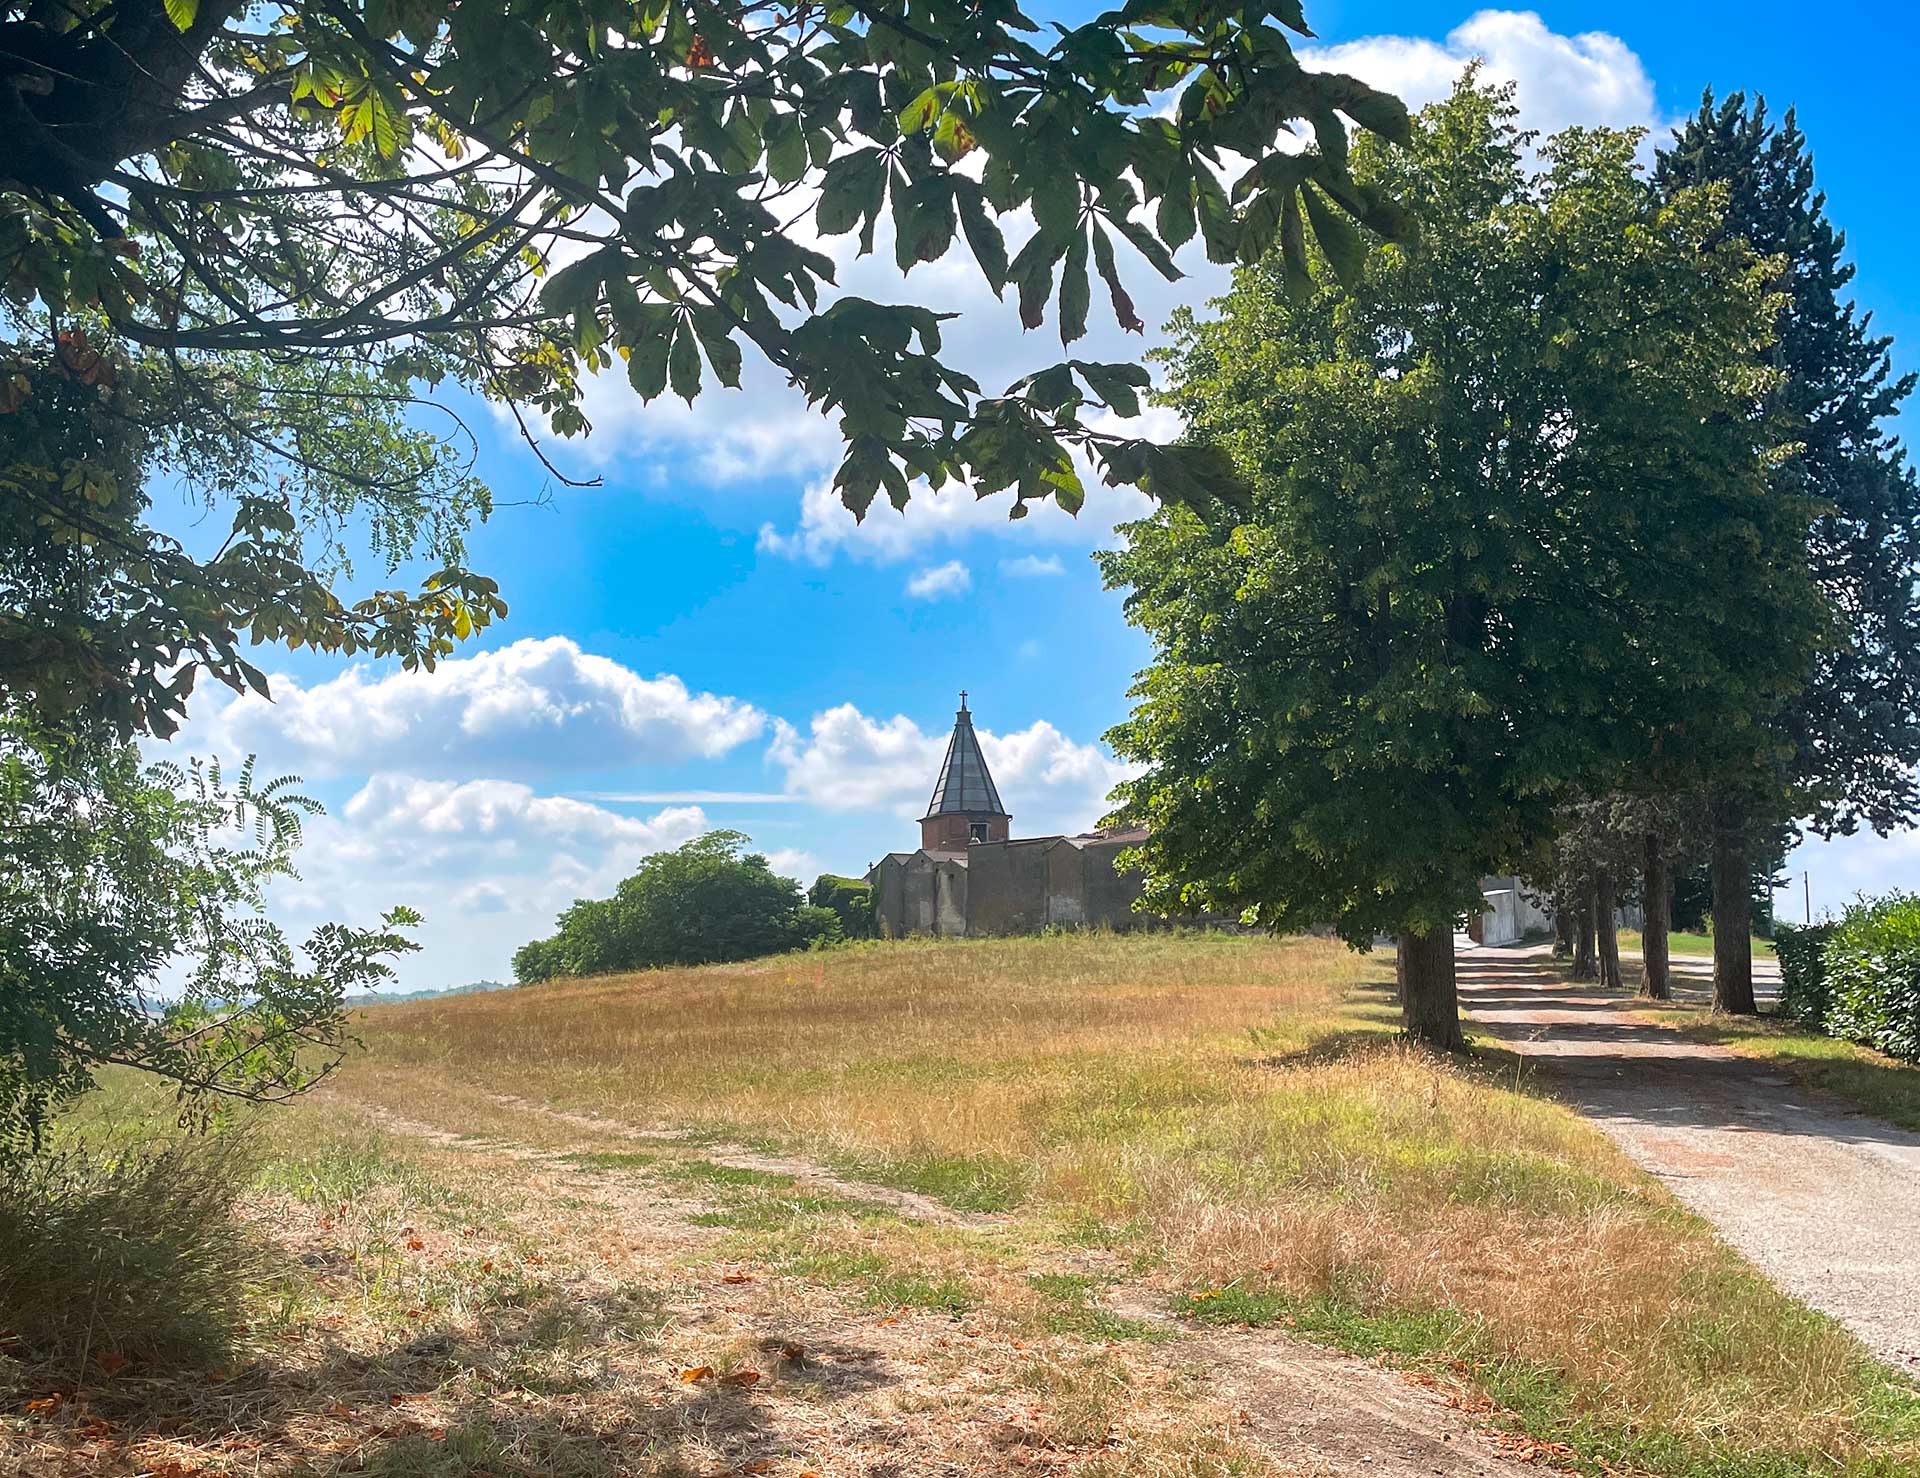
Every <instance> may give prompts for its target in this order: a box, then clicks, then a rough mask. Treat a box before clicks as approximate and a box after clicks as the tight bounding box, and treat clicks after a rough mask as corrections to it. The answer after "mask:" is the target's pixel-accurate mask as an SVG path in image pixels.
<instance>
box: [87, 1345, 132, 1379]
mask: <svg viewBox="0 0 1920 1478" xmlns="http://www.w3.org/2000/svg"><path fill="white" fill-rule="evenodd" d="M93 1363H94V1364H95V1365H98V1366H99V1367H100V1369H101V1372H102V1373H103V1374H106V1375H118V1374H119V1373H120V1372H121V1371H123V1370H125V1369H126V1368H127V1367H128V1366H129V1365H131V1364H133V1362H132V1361H131V1360H129V1359H128V1358H127V1357H126V1356H125V1355H123V1354H121V1353H120V1352H119V1351H118V1350H102V1351H101V1352H100V1353H99V1354H97V1355H95V1356H94V1357H93Z"/></svg>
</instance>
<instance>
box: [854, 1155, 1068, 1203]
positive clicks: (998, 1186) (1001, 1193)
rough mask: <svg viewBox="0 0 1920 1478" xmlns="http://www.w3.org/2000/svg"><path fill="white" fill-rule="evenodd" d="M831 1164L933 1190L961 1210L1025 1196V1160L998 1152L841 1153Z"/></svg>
mask: <svg viewBox="0 0 1920 1478" xmlns="http://www.w3.org/2000/svg"><path fill="white" fill-rule="evenodd" d="M832 1164H833V1168H834V1169H835V1170H838V1171H839V1172H840V1173H841V1174H843V1175H847V1176H851V1177H853V1178H855V1179H858V1180H870V1181H872V1182H873V1183H874V1184H875V1185H885V1186H892V1187H893V1188H894V1189H895V1190H900V1191H913V1192H915V1193H917V1194H919V1195H922V1196H931V1197H932V1198H933V1199H934V1200H936V1201H938V1202H940V1203H941V1204H942V1205H945V1206H951V1207H953V1208H955V1209H956V1210H959V1211H1011V1210H1013V1209H1014V1208H1015V1207H1017V1206H1019V1205H1020V1204H1021V1203H1022V1202H1024V1201H1025V1200H1026V1199H1027V1193H1028V1190H1029V1188H1030V1181H1031V1177H1030V1175H1029V1173H1028V1171H1027V1169H1026V1168H1025V1167H1024V1166H1021V1165H1018V1164H1015V1163H1014V1162H1013V1161H1012V1160H1007V1159H1003V1158H1001V1157H1000V1156H998V1155H936V1154H931V1153H929V1154H920V1155H905V1156H895V1157H889V1158H885V1159H874V1158H866V1157H855V1156H846V1155H839V1156H835V1157H834V1159H833V1161H832Z"/></svg>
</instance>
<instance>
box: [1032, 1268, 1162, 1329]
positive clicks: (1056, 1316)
mask: <svg viewBox="0 0 1920 1478" xmlns="http://www.w3.org/2000/svg"><path fill="white" fill-rule="evenodd" d="M1027 1286H1028V1287H1029V1288H1031V1289H1033V1291H1034V1292H1035V1293H1037V1294H1039V1295H1040V1297H1041V1301H1042V1302H1041V1312H1040V1326H1041V1328H1043V1329H1044V1330H1046V1332H1047V1333H1048V1334H1064V1335H1071V1336H1073V1337H1074V1338H1076V1339H1087V1340H1096V1341H1098V1342H1100V1343H1102V1344H1114V1343H1117V1342H1119V1341H1121V1340H1160V1339H1167V1338H1169V1337H1170V1336H1171V1331H1169V1330H1167V1329H1165V1328H1163V1327H1162V1326H1160V1325H1158V1324H1150V1323H1148V1322H1147V1321H1146V1320H1144V1319H1128V1318H1126V1317H1124V1316H1122V1315H1120V1314H1116V1313H1114V1312H1113V1311H1112V1310H1111V1309H1104V1308H1102V1307H1100V1305H1099V1303H1098V1302H1097V1299H1098V1294H1099V1290H1100V1288H1101V1287H1102V1286H1103V1285H1102V1284H1101V1283H1100V1282H1098V1281H1097V1280H1095V1279H1093V1278H1090V1277H1088V1276H1086V1275H1085V1274H1082V1273H1037V1274H1035V1275H1034V1276H1032V1277H1030V1278H1028V1279H1027Z"/></svg>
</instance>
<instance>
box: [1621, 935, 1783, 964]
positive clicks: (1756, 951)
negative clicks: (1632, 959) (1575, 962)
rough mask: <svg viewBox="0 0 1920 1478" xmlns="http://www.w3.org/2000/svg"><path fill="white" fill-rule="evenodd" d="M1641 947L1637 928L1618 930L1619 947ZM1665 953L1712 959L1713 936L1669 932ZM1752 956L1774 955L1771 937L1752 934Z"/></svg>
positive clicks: (1767, 957) (1770, 956)
mask: <svg viewBox="0 0 1920 1478" xmlns="http://www.w3.org/2000/svg"><path fill="white" fill-rule="evenodd" d="M1641 947H1642V945H1641V938H1640V931H1639V930H1638V929H1622V930H1621V931H1620V948H1622V949H1639V948H1641ZM1667 953H1668V954H1670V955H1704V956H1706V957H1707V958H1708V959H1712V958H1713V936H1712V935H1711V934H1669V935H1668V936H1667ZM1753 957H1754V958H1755V959H1756V960H1770V959H1772V958H1773V957H1774V954H1773V941H1772V940H1771V939H1762V938H1761V937H1760V936H1759V935H1758V934H1756V935H1754V936H1753Z"/></svg>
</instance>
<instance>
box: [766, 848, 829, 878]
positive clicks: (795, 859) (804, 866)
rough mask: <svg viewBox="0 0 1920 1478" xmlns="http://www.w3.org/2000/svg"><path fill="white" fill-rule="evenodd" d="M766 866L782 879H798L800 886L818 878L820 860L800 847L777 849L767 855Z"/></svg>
mask: <svg viewBox="0 0 1920 1478" xmlns="http://www.w3.org/2000/svg"><path fill="white" fill-rule="evenodd" d="M767 866H769V867H771V868H772V869H773V870H774V871H775V872H777V873H778V874H780V876H781V877H783V878H798V879H799V880H800V883H801V884H802V886H808V885H811V884H812V882H813V880H814V879H815V878H817V877H819V876H820V859H819V858H817V857H815V856H814V855H813V853H811V852H809V851H806V850H805V849H804V848H800V847H779V848H776V849H775V850H774V851H771V852H769V853H767Z"/></svg>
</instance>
